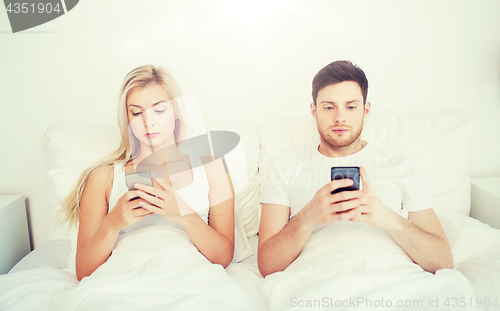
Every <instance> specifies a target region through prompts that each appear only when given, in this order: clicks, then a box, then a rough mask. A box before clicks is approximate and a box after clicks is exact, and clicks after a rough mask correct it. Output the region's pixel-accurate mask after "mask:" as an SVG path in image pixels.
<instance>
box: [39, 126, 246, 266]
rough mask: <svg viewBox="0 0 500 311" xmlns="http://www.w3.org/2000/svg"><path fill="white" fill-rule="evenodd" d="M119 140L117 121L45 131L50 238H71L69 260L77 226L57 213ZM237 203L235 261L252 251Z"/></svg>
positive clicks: (74, 251)
mask: <svg viewBox="0 0 500 311" xmlns="http://www.w3.org/2000/svg"><path fill="white" fill-rule="evenodd" d="M119 140H120V136H119V131H118V128H117V126H116V125H111V124H83V123H80V124H78V123H76V124H68V123H59V124H54V125H52V126H50V127H49V129H48V130H47V132H46V134H45V141H44V146H45V150H46V152H47V177H48V183H47V185H48V200H49V202H48V203H49V206H50V207H51V216H52V217H51V220H50V222H51V223H50V227H49V228H50V229H49V239H50V240H59V239H71V240H73V241H72V243H71V244H72V247H73V248H74V249H73V252H72V253H71V255H70V264H71V263H73V265H74V255H75V253H76V250H75V248H76V236H77V234H76V232H77V231H76V229H75V228H71V229H70V228H68V226H67V224H65V225H62V226H61V225H60V224H59V223H58V222H57V220H56V219H55V217H54V216H55V215H56V214H57V212H58V210H59V209H60V202H61V200H62V199H64V198H65V197H66V196H67V195H68V194H69V193H70V191H71V190H72V189H73V188H74V187H76V182H77V180H78V178H79V177H80V174H81V173H82V172H83V170H85V169H86V168H88V167H90V166H91V165H93V164H95V163H96V162H98V161H99V160H101V159H102V158H104V157H105V156H107V155H109V154H110V153H111V152H112V151H114V150H116V148H117V147H118V144H119ZM238 207H239V204H238V203H237V204H236V206H235V229H236V230H235V251H234V256H233V261H234V262H239V261H241V260H244V259H246V258H247V257H249V256H251V255H252V254H253V252H252V249H251V247H250V244H249V243H248V238H247V236H246V233H245V230H244V227H243V224H242V223H241V220H240V219H239V218H240V217H239V211H238V210H237V208H238Z"/></svg>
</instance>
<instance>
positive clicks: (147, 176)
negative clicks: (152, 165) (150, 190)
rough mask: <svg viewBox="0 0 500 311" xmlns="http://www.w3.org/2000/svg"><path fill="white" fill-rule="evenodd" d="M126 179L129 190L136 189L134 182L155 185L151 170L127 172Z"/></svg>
mask: <svg viewBox="0 0 500 311" xmlns="http://www.w3.org/2000/svg"><path fill="white" fill-rule="evenodd" d="M125 181H126V183H127V188H128V190H129V191H130V190H135V188H134V184H135V183H140V184H145V185H148V186H151V187H153V180H152V179H151V173H150V172H136V173H128V174H125Z"/></svg>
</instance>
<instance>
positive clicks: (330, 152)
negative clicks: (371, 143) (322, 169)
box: [318, 138, 366, 158]
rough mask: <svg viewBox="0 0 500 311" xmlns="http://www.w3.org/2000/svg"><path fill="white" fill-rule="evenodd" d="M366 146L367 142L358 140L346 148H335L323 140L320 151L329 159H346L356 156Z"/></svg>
mask: <svg viewBox="0 0 500 311" xmlns="http://www.w3.org/2000/svg"><path fill="white" fill-rule="evenodd" d="M365 146H366V142H365V141H362V140H361V139H359V138H358V139H356V140H355V141H354V142H353V143H352V144H350V145H349V146H345V147H335V146H332V145H330V144H329V143H327V142H325V141H323V140H321V142H320V144H319V147H318V151H319V153H321V154H322V155H324V156H325V157H329V158H340V157H346V156H348V155H351V154H354V153H356V152H358V151H360V150H361V149H363V148H364V147H365Z"/></svg>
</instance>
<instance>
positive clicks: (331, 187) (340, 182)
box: [323, 178, 353, 194]
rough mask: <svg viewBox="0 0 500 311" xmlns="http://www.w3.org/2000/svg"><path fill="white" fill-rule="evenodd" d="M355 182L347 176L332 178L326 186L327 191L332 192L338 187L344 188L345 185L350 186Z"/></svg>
mask: <svg viewBox="0 0 500 311" xmlns="http://www.w3.org/2000/svg"><path fill="white" fill-rule="evenodd" d="M352 183H353V181H352V179H349V178H346V179H337V180H332V181H331V182H329V183H328V184H326V186H325V187H323V188H324V191H325V193H330V194H331V193H332V191H334V190H336V189H338V188H344V187H349V186H351V185H352Z"/></svg>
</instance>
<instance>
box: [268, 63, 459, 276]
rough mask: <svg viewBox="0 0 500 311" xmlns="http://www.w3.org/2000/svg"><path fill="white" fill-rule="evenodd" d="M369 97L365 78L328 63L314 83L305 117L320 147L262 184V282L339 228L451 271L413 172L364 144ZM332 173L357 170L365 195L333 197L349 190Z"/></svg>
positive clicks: (292, 155) (279, 165)
mask: <svg viewBox="0 0 500 311" xmlns="http://www.w3.org/2000/svg"><path fill="white" fill-rule="evenodd" d="M367 93H368V81H367V79H366V76H365V74H364V72H363V71H362V70H361V69H360V68H358V67H356V66H354V65H353V64H352V63H350V62H348V61H337V62H333V63H331V64H329V65H327V66H326V67H325V68H323V69H321V70H320V71H319V72H318V73H317V74H316V76H315V77H314V80H313V91H312V97H313V102H312V103H311V104H310V109H311V114H312V116H313V118H314V119H315V120H316V122H317V127H318V132H319V134H320V138H321V140H320V144H319V146H317V147H314V148H312V149H309V150H305V151H302V150H299V151H297V150H293V151H290V152H288V153H287V154H285V155H284V156H283V159H286V160H285V161H283V159H281V161H276V162H275V165H274V166H272V167H271V168H269V171H268V172H266V173H265V176H264V178H265V184H264V185H263V186H262V190H261V203H262V217H261V223H260V229H259V250H258V265H259V270H260V272H261V274H262V275H263V276H264V277H265V276H267V275H269V274H272V273H274V272H278V271H283V270H284V269H285V268H287V267H288V266H289V265H290V264H291V263H292V262H293V261H294V260H295V259H296V258H297V257H298V256H299V255H300V253H301V251H302V249H303V247H304V244H305V243H306V242H307V240H308V239H309V237H310V236H311V234H314V233H315V232H317V231H318V230H321V229H322V228H323V227H324V226H326V225H335V224H334V223H335V222H339V221H351V222H361V223H367V224H370V225H372V226H373V227H376V228H379V229H381V230H385V231H386V232H387V233H388V234H389V235H390V237H391V238H392V239H394V241H395V242H396V243H397V244H398V245H399V246H400V247H401V248H402V249H403V250H404V251H405V252H406V253H407V254H408V256H409V257H410V258H411V259H412V260H413V261H414V262H415V263H417V264H418V265H420V266H421V267H422V268H423V269H425V270H427V271H429V272H432V273H435V272H436V271H437V270H439V269H442V268H452V267H453V258H452V255H451V250H450V245H449V243H448V240H447V238H446V236H445V234H444V231H443V229H442V227H441V224H440V222H439V220H438V218H437V217H436V215H435V213H434V211H433V209H432V206H431V204H430V201H429V199H428V197H427V196H426V193H425V191H424V189H423V188H422V187H423V185H422V183H421V182H420V179H418V177H417V176H416V175H415V171H414V169H413V167H412V166H411V164H410V163H409V162H408V160H406V159H405V158H404V157H402V156H398V155H395V154H392V153H388V152H383V151H381V150H379V149H377V148H376V147H375V146H372V145H370V144H369V143H367V142H365V141H361V138H360V135H361V131H362V128H363V121H364V118H365V116H366V115H367V114H368V113H369V112H370V109H371V107H370V103H369V102H367V101H366V96H367ZM290 161H291V162H290ZM333 166H360V175H361V180H362V184H363V190H362V191H361V190H359V191H342V192H339V193H335V194H332V191H334V190H335V189H338V188H342V187H346V186H349V185H351V184H352V180H351V179H341V180H335V181H331V182H328V181H329V178H330V177H329V172H330V169H331V167H333ZM311 176H313V177H314V178H311ZM276 177H279V178H276ZM304 181H307V182H304ZM310 181H312V182H310ZM316 181H317V182H316ZM325 183H326V184H325ZM405 215H407V219H406V218H405ZM332 243H335V241H332Z"/></svg>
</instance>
